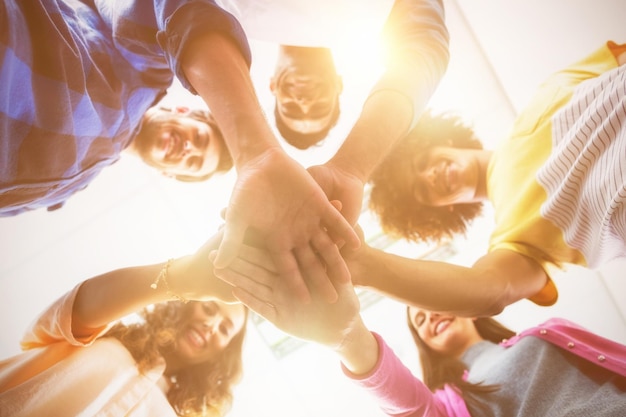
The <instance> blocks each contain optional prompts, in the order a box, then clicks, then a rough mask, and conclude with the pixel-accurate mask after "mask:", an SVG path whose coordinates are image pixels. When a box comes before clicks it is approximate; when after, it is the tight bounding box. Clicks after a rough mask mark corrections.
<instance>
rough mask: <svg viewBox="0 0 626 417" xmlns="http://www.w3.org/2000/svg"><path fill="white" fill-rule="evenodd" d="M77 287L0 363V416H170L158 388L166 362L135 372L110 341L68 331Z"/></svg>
mask: <svg viewBox="0 0 626 417" xmlns="http://www.w3.org/2000/svg"><path fill="white" fill-rule="evenodd" d="M78 288H79V286H77V287H76V288H74V289H73V290H72V291H70V292H69V293H67V294H66V295H64V296H63V297H62V298H60V299H59V300H57V301H56V302H55V303H54V304H53V305H52V306H51V307H50V308H48V310H46V311H45V312H44V313H43V314H42V315H41V316H40V318H39V319H38V320H37V321H36V322H35V323H34V324H33V326H32V327H31V329H30V330H29V331H28V332H27V333H26V335H25V336H24V338H23V340H22V348H23V349H24V350H25V351H24V352H23V353H21V354H18V355H16V356H13V357H11V358H8V359H6V360H4V361H2V362H0V416H1V417H5V416H6V417H8V416H11V417H17V416H20V417H21V416H33V417H41V416H44V415H47V416H132V417H143V416H145V417H148V416H150V417H175V416H176V413H174V410H173V409H172V407H171V406H170V404H169V402H168V401H167V398H166V397H165V395H164V394H163V391H162V390H161V389H160V387H159V385H163V384H164V381H163V380H162V379H161V376H162V374H163V371H164V369H165V363H164V362H163V363H162V364H160V365H158V366H156V367H155V368H153V369H150V370H149V371H148V372H145V373H143V374H141V373H139V371H138V369H137V367H136V364H135V361H134V359H133V358H132V356H131V355H130V353H129V352H128V350H126V348H125V347H124V346H123V345H122V344H121V343H120V342H119V341H118V340H117V339H114V338H107V337H104V338H99V337H100V336H101V335H102V334H104V333H105V332H106V331H107V330H108V327H104V328H102V329H99V330H98V331H96V332H95V333H94V334H93V335H91V336H90V337H88V338H86V339H81V340H77V339H76V338H74V336H73V335H72V332H71V313H72V306H73V304H74V298H75V296H76V292H77V290H78Z"/></svg>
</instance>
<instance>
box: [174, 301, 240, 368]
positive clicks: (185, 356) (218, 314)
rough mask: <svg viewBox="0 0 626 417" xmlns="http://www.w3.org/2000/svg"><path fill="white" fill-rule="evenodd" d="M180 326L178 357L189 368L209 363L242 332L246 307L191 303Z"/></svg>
mask: <svg viewBox="0 0 626 417" xmlns="http://www.w3.org/2000/svg"><path fill="white" fill-rule="evenodd" d="M188 308H189V310H188V312H187V315H186V316H185V318H184V319H183V320H182V322H181V323H180V325H179V332H178V335H177V339H176V354H177V357H178V359H179V360H181V361H182V362H185V363H186V364H188V365H189V364H197V363H202V362H206V361H208V360H211V359H212V358H214V357H215V356H216V355H217V354H219V353H220V352H221V351H222V350H224V348H226V346H228V344H229V343H230V342H231V340H232V339H233V337H234V336H235V335H237V334H238V333H239V332H240V331H241V330H242V328H243V326H244V322H245V319H246V316H245V310H244V308H245V307H244V306H243V305H241V304H225V303H220V302H216V301H204V302H200V301H192V302H190V303H189V306H188Z"/></svg>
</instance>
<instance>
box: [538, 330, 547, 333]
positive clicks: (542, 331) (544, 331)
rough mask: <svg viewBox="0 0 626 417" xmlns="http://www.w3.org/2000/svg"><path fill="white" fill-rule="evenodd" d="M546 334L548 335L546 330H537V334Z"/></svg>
mask: <svg viewBox="0 0 626 417" xmlns="http://www.w3.org/2000/svg"><path fill="white" fill-rule="evenodd" d="M546 333H548V331H547V330H546V329H541V330H539V334H546Z"/></svg>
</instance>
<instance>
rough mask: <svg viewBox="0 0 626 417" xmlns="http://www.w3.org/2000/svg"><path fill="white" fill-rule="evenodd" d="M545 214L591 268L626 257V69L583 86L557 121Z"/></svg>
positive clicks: (545, 172)
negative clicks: (580, 253)
mask: <svg viewBox="0 0 626 417" xmlns="http://www.w3.org/2000/svg"><path fill="white" fill-rule="evenodd" d="M552 147H553V151H552V155H551V156H550V158H549V159H548V161H547V162H546V164H545V165H544V167H543V168H542V169H541V170H540V171H539V172H538V174H537V179H538V181H539V183H540V184H541V185H542V186H543V187H544V188H545V189H546V191H547V193H548V199H547V200H546V202H545V203H544V205H543V206H542V209H541V214H542V215H543V216H544V217H546V218H547V219H549V220H550V221H552V222H554V223H555V224H556V225H557V226H559V227H560V228H561V229H562V230H563V232H564V236H565V241H566V242H567V244H568V245H570V246H572V247H575V248H577V249H578V250H580V251H581V252H582V253H583V254H584V256H585V259H586V260H587V264H588V265H589V266H591V267H597V266H599V265H601V264H603V263H606V262H608V261H610V260H613V259H616V258H620V257H626V65H622V66H620V67H618V68H615V69H614V70H613V71H610V72H607V73H605V74H603V75H602V76H600V77H598V78H594V79H591V80H588V81H586V82H584V83H582V84H581V85H580V86H578V88H577V89H576V91H575V92H574V95H573V97H572V99H571V100H570V102H569V103H568V105H567V106H565V107H564V108H563V109H562V110H561V111H559V112H558V113H557V114H556V115H555V116H554V118H553V120H552Z"/></svg>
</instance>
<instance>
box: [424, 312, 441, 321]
mask: <svg viewBox="0 0 626 417" xmlns="http://www.w3.org/2000/svg"><path fill="white" fill-rule="evenodd" d="M439 317H441V314H439V313H436V312H434V311H429V312H428V313H426V318H427V319H428V321H435V320H437V319H438V318H439Z"/></svg>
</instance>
